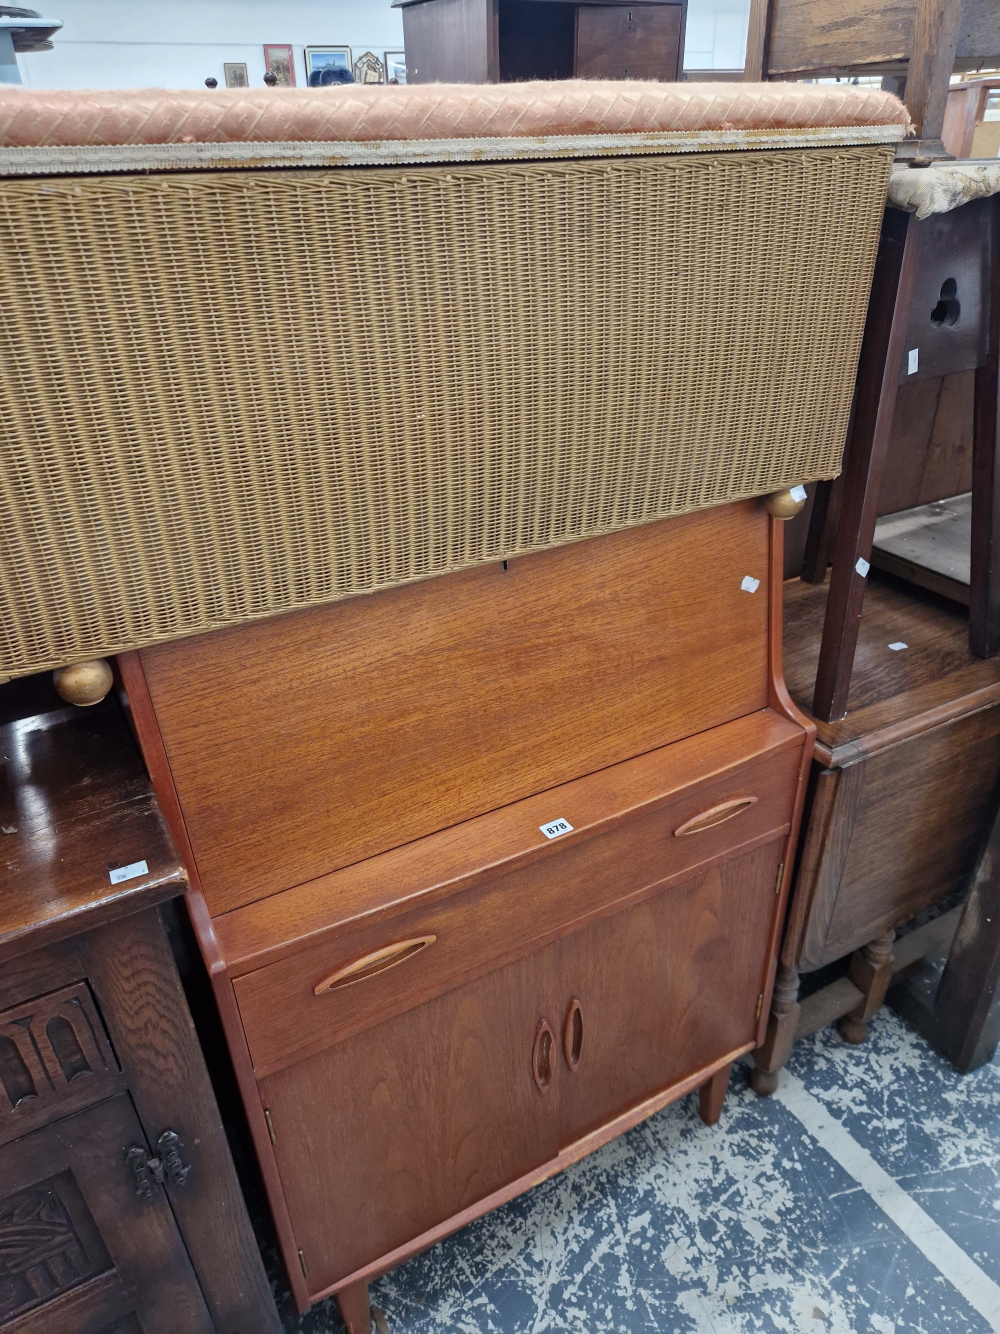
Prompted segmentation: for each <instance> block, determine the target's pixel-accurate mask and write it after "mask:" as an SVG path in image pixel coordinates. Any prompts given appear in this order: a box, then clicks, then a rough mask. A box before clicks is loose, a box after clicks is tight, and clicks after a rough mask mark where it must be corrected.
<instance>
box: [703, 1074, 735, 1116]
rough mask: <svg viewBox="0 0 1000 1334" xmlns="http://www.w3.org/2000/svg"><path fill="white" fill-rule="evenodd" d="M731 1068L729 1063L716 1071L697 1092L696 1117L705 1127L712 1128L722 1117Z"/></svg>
mask: <svg viewBox="0 0 1000 1334" xmlns="http://www.w3.org/2000/svg"><path fill="white" fill-rule="evenodd" d="M732 1068H733V1063H732V1061H730V1063H729V1064H728V1065H724V1066H723V1067H722V1069H721V1070H716V1072H715V1074H714V1075H713V1076H712V1078H711V1079H709V1080H708V1081H707V1082H706V1083H704V1084H702V1086H701V1088H700V1089H699V1090H698V1115H699V1116H700V1117H701V1119H702V1120H703V1121H704V1122H705V1124H706V1125H707V1126H714V1125H715V1123H716V1121H718V1119H719V1117H720V1116H721V1115H722V1104H723V1103H724V1102H725V1100H726V1090H727V1089H728V1088H729V1075H730V1073H731V1071H732Z"/></svg>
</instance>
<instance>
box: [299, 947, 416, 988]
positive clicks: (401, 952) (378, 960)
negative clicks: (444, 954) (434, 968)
mask: <svg viewBox="0 0 1000 1334" xmlns="http://www.w3.org/2000/svg"><path fill="white" fill-rule="evenodd" d="M435 940H437V936H416V937H415V938H414V939H413V940H397V941H396V943H395V944H394V945H383V947H382V948H381V949H380V950H376V951H375V952H374V954H366V955H365V956H364V957H363V958H361V959H355V960H354V962H353V963H345V964H344V966H343V967H342V968H338V969H337V971H336V972H335V973H331V974H330V975H329V977H324V978H323V980H322V982H317V983H316V985H315V986H314V987H313V991H314V992H315V994H316V995H317V996H321V995H322V994H323V992H324V991H334V990H335V989H336V988H338V987H347V986H350V985H351V983H352V982H363V981H364V980H365V978H366V977H374V976H375V975H376V973H384V972H385V970H386V969H387V968H395V966H396V964H397V963H403V961H404V960H405V959H412V958H413V956H414V955H415V954H419V953H420V951H421V950H422V949H425V948H426V947H427V946H428V945H433V944H434V942H435Z"/></svg>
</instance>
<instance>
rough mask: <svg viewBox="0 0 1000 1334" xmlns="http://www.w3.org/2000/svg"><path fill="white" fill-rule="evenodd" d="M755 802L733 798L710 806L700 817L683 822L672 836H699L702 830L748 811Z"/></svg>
mask: <svg viewBox="0 0 1000 1334" xmlns="http://www.w3.org/2000/svg"><path fill="white" fill-rule="evenodd" d="M756 800H757V798H756V797H733V798H732V800H731V801H721V802H720V803H719V804H718V806H711V807H709V809H708V810H707V811H702V812H701V814H700V815H692V816H691V819H690V820H685V821H684V823H683V824H682V825H681V826H680V828H679V829H675V830H674V834H675V836H676V837H678V838H682V837H683V836H684V835H685V834H700V833H701V831H702V830H703V829H714V828H715V826H716V825H717V824H722V823H723V821H725V820H731V819H732V818H733V816H734V815H742V814H743V812H744V811H748V810H749V809H750V807H751V806H752V805H753V804H754V802H755V801H756Z"/></svg>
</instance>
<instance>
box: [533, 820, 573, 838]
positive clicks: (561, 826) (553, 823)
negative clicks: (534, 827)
mask: <svg viewBox="0 0 1000 1334" xmlns="http://www.w3.org/2000/svg"><path fill="white" fill-rule="evenodd" d="M538 827H539V829H540V830H541V831H542V833H543V834H544V835H545V837H546V838H558V837H559V835H560V834H572V832H573V826H572V825H571V824H570V822H569V821H568V820H550V821H549V822H548V824H540V825H539V826H538Z"/></svg>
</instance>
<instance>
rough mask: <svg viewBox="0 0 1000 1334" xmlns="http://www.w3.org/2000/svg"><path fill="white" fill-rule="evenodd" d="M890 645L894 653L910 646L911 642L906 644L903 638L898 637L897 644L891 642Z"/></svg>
mask: <svg viewBox="0 0 1000 1334" xmlns="http://www.w3.org/2000/svg"><path fill="white" fill-rule="evenodd" d="M889 647H890V648H891V649H892V651H893V653H898V652H899V650H900V649H901V648H909V647H910V646H909V644H904V643H903V641H902V640H901V639H897V640H896V642H895V644H890V645H889Z"/></svg>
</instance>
